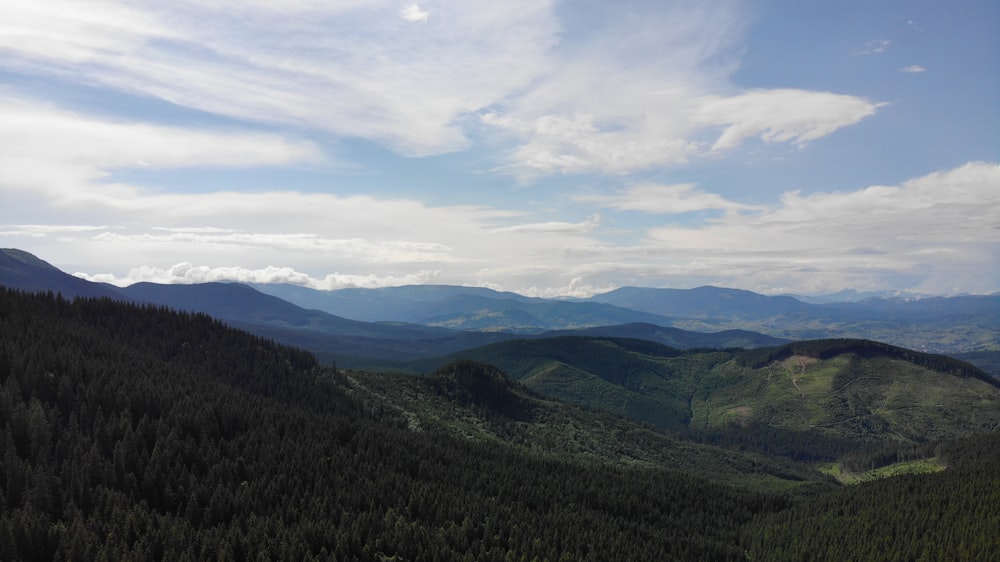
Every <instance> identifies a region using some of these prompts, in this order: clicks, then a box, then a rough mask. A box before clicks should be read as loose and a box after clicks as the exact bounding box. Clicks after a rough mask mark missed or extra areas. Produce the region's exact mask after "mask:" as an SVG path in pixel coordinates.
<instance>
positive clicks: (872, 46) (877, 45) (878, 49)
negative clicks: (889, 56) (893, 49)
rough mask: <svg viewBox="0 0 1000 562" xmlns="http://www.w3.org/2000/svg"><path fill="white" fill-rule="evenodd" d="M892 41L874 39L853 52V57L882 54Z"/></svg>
mask: <svg viewBox="0 0 1000 562" xmlns="http://www.w3.org/2000/svg"><path fill="white" fill-rule="evenodd" d="M891 44H892V41H889V40H888V39H875V40H874V41H869V42H867V43H865V46H864V47H862V48H860V49H857V50H855V51H854V54H855V55H877V54H879V53H884V52H885V51H886V49H888V48H889V45H891Z"/></svg>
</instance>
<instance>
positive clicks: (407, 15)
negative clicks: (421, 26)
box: [399, 4, 430, 23]
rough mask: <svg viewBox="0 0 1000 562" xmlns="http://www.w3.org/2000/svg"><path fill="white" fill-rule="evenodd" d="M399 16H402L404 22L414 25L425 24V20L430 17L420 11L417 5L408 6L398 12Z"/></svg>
mask: <svg viewBox="0 0 1000 562" xmlns="http://www.w3.org/2000/svg"><path fill="white" fill-rule="evenodd" d="M399 15H400V16H402V18H403V19H404V20H406V21H409V22H414V23H416V22H426V21H427V18H428V17H430V14H428V13H427V12H425V11H424V10H421V9H420V6H419V5H417V4H410V5H409V6H407V7H405V8H403V10H402V11H401V12H399Z"/></svg>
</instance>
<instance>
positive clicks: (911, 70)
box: [899, 64, 927, 73]
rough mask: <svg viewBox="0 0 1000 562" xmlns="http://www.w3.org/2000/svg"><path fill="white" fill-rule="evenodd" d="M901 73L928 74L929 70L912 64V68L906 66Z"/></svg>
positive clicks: (901, 69)
mask: <svg viewBox="0 0 1000 562" xmlns="http://www.w3.org/2000/svg"><path fill="white" fill-rule="evenodd" d="M899 71H900V72H908V73H918V72H927V69H926V68H924V67H922V66H920V65H919V64H911V65H910V66H904V67H903V68H900V69H899Z"/></svg>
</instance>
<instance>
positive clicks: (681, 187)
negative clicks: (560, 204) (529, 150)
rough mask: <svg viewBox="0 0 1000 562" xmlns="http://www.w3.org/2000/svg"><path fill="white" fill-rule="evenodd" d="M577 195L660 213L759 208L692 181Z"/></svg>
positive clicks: (621, 207)
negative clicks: (726, 197)
mask: <svg viewBox="0 0 1000 562" xmlns="http://www.w3.org/2000/svg"><path fill="white" fill-rule="evenodd" d="M573 199H575V200H576V201H581V202H587V203H593V204H596V205H599V206H602V207H607V208H612V209H617V210H619V211H640V212H644V213H658V214H679V213H690V212H694V211H707V210H719V211H726V212H736V211H747V210H753V209H758V208H759V207H755V206H751V205H746V204H743V203H738V202H736V201H729V200H727V199H725V198H724V197H722V196H720V195H718V194H716V193H705V192H703V191H699V190H698V189H697V188H696V187H695V185H694V184H690V183H685V184H675V185H660V184H653V183H644V184H638V185H633V186H631V187H629V188H627V189H624V190H621V191H619V192H617V193H614V194H609V195H602V194H589V195H576V196H574V197H573Z"/></svg>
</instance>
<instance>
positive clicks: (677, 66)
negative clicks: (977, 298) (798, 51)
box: [480, 2, 878, 180]
mask: <svg viewBox="0 0 1000 562" xmlns="http://www.w3.org/2000/svg"><path fill="white" fill-rule="evenodd" d="M609 12H610V13H607V14H605V13H602V14H599V15H595V16H594V17H606V19H607V22H603V23H602V25H603V26H604V28H603V29H602V33H601V34H599V35H595V36H593V37H585V38H582V39H580V40H578V41H576V42H567V43H565V44H559V45H557V46H556V47H555V48H554V52H553V59H554V60H556V61H557V64H555V65H553V66H552V67H551V68H550V70H549V72H548V73H547V74H545V75H544V76H543V77H542V78H540V79H539V80H537V81H536V82H535V83H534V84H533V86H532V87H531V88H530V89H528V90H526V91H525V92H524V93H523V94H521V95H518V96H513V97H511V98H509V99H507V100H504V101H503V102H501V103H497V104H495V105H493V106H491V109H490V110H489V111H486V112H484V113H483V114H482V115H481V117H480V119H481V122H482V123H483V124H484V125H486V126H487V127H488V128H492V129H496V130H499V131H502V132H505V133H507V134H508V135H510V137H511V138H512V139H513V140H514V142H515V143H516V144H515V146H514V147H513V148H512V149H511V150H510V152H509V154H508V155H507V163H506V165H505V166H503V167H502V168H501V169H502V170H504V171H507V172H510V173H512V174H514V175H516V176H518V177H520V178H521V179H523V180H533V179H536V178H538V177H539V176H544V175H548V174H559V173H562V174H579V173H590V172H597V173H613V174H626V173H631V172H635V171H638V170H644V169H649V168H652V167H656V166H676V165H679V164H684V163H687V162H690V161H692V160H694V159H697V158H703V157H706V156H712V155H714V154H713V151H712V149H714V151H715V152H718V151H721V150H723V149H731V148H733V147H735V146H736V145H738V144H739V143H740V142H742V141H744V140H746V139H748V138H751V137H756V136H761V137H762V138H764V139H765V140H766V141H769V142H794V143H796V144H800V145H801V144H803V143H805V142H808V141H811V140H815V139H817V138H820V137H823V136H825V135H828V134H830V133H832V132H834V131H836V130H837V129H839V128H842V127H845V126H847V125H851V124H853V123H856V122H858V121H859V120H861V119H863V118H864V117H866V116H869V115H871V114H873V113H874V111H875V110H876V109H877V107H878V105H877V104H876V103H873V102H870V101H868V100H865V99H862V98H858V97H854V96H847V95H839V94H834V93H829V92H813V91H806V90H796V89H777V90H750V91H743V92H741V91H740V90H739V89H738V88H735V87H734V86H733V85H732V84H730V80H729V78H730V75H731V74H732V73H733V71H734V70H736V69H737V68H738V66H739V65H738V61H739V55H740V52H741V44H740V40H741V38H742V37H743V27H744V26H745V22H746V19H747V18H746V16H745V15H744V14H743V13H742V11H741V7H740V5H738V4H736V3H732V2H711V3H707V2H701V3H685V2H677V3H669V4H662V3H658V4H656V8H655V9H649V10H647V11H643V12H636V13H633V12H630V11H629V9H628V8H622V9H621V10H620V13H619V11H611V10H609ZM720 128H721V129H722V134H721V137H720V138H719V139H718V141H717V142H716V143H715V145H714V147H712V149H709V148H708V147H706V146H705V144H704V138H705V137H706V136H708V135H710V134H712V133H713V132H714V131H715V130H717V129H720Z"/></svg>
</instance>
